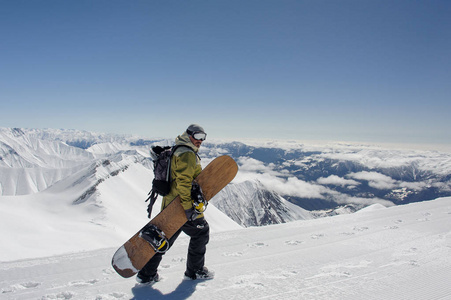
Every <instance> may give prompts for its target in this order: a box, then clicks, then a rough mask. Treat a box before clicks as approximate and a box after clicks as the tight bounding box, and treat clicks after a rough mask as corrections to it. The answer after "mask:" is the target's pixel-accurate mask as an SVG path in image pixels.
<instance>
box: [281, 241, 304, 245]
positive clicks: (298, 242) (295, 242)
mask: <svg viewBox="0 0 451 300" xmlns="http://www.w3.org/2000/svg"><path fill="white" fill-rule="evenodd" d="M303 242H304V241H293V240H292V241H285V245H287V246H297V245H300V244H302V243H303Z"/></svg>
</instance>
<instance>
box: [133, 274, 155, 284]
mask: <svg viewBox="0 0 451 300" xmlns="http://www.w3.org/2000/svg"><path fill="white" fill-rule="evenodd" d="M136 281H137V282H139V283H141V284H154V283H155V282H158V281H160V276H159V275H158V273H156V274H155V275H153V276H146V275H144V274H141V273H138V275H136Z"/></svg>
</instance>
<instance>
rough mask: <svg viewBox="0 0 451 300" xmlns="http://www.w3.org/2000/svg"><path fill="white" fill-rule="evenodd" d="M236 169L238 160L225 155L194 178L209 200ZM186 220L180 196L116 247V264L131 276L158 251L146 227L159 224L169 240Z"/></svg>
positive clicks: (114, 265) (114, 266)
mask: <svg viewBox="0 0 451 300" xmlns="http://www.w3.org/2000/svg"><path fill="white" fill-rule="evenodd" d="M237 172H238V166H237V164H236V162H235V161H234V160H233V159H232V158H231V157H230V156H227V155H223V156H220V157H217V158H216V159H214V160H213V161H211V162H210V163H209V164H208V166H207V167H205V169H203V170H202V172H201V173H200V174H199V175H198V176H197V177H196V179H195V181H196V182H197V183H198V184H199V185H200V187H201V188H202V192H203V194H204V198H205V200H207V201H209V200H210V199H211V198H213V197H214V196H215V195H216V194H217V193H218V192H219V191H220V190H222V189H223V188H224V187H225V186H226V185H227V184H229V183H230V182H231V181H232V180H233V178H234V177H235V175H236V173H237ZM187 221H188V220H187V218H186V215H185V210H184V209H183V207H182V205H181V203H180V197H179V196H178V197H176V198H175V199H174V200H173V201H172V202H171V203H170V204H169V205H168V206H167V207H166V208H165V209H164V210H162V211H161V212H160V213H159V214H158V215H157V216H155V218H153V219H152V220H150V222H149V223H147V224H146V225H145V226H144V227H143V228H141V230H139V231H138V232H137V233H136V234H135V235H133V236H132V237H131V238H130V239H129V240H128V241H127V242H125V244H124V245H122V246H121V247H120V248H119V249H118V250H117V251H116V253H115V254H114V255H113V259H112V262H111V263H112V265H113V268H114V269H115V270H116V272H117V273H118V274H119V275H121V276H122V277H124V278H129V277H132V276H133V275H135V274H136V273H138V272H139V270H141V269H142V268H143V267H144V265H145V264H146V263H147V262H148V261H149V260H150V259H151V258H152V256H154V255H155V253H156V252H155V245H153V246H152V245H151V243H149V242H148V241H147V240H146V239H145V237H142V236H141V232H142V231H143V229H145V228H149V226H152V225H153V226H156V227H157V228H158V229H159V230H161V231H162V232H163V234H164V235H165V238H166V239H167V240H169V239H170V238H171V237H172V236H173V235H174V234H175V233H176V232H177V231H178V230H179V229H180V228H181V227H182V226H183V224H185V223H186V222H187ZM157 251H158V249H157Z"/></svg>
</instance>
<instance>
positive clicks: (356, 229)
mask: <svg viewBox="0 0 451 300" xmlns="http://www.w3.org/2000/svg"><path fill="white" fill-rule="evenodd" d="M368 229H369V228H368V227H366V226H362V227H358V226H355V227H354V228H352V230H355V231H365V230H368Z"/></svg>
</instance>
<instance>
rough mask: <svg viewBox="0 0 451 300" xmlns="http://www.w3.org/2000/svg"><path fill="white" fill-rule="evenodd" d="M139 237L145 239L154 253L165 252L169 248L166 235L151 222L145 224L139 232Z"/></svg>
mask: <svg viewBox="0 0 451 300" xmlns="http://www.w3.org/2000/svg"><path fill="white" fill-rule="evenodd" d="M139 237H140V238H143V239H145V240H146V241H147V242H148V243H149V244H150V246H152V248H153V250H154V251H155V252H156V253H165V252H166V251H168V250H169V242H168V239H167V238H166V235H165V234H164V232H163V231H162V230H160V229H159V228H158V227H157V226H155V225H153V224H147V225H146V226H145V227H144V228H143V229H142V230H141V232H140V233H139Z"/></svg>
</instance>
